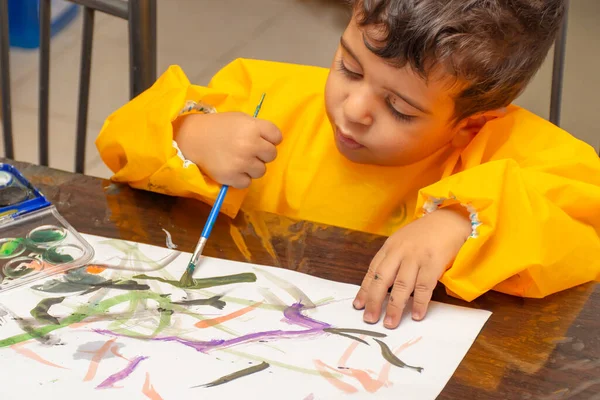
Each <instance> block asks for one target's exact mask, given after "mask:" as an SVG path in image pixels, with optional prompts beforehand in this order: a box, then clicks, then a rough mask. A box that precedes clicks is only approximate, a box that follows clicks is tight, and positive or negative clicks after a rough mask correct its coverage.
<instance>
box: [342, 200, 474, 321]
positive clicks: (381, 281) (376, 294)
mask: <svg viewBox="0 0 600 400" xmlns="http://www.w3.org/2000/svg"><path fill="white" fill-rule="evenodd" d="M470 234H471V222H470V220H469V217H468V214H467V213H466V211H463V209H461V206H452V207H450V208H444V209H439V210H436V211H434V212H433V213H431V214H428V215H426V216H424V217H423V218H421V219H418V220H416V221H414V222H412V223H410V224H408V225H406V226H405V227H403V228H401V229H399V230H398V231H397V232H396V233H394V234H393V235H392V236H390V237H389V238H388V239H387V241H386V242H385V244H384V245H383V247H382V248H381V250H380V251H379V252H378V253H377V254H376V255H375V257H374V258H373V261H372V262H371V265H370V266H369V271H368V272H367V274H366V276H365V278H364V280H363V282H362V285H361V288H360V290H359V292H358V294H357V296H356V299H355V300H354V303H353V304H354V307H355V308H356V309H359V310H360V309H363V308H365V312H364V315H363V319H364V320H365V322H368V323H376V322H377V321H379V319H380V317H381V312H382V304H383V301H384V300H385V297H386V295H387V292H388V288H389V287H390V286H392V285H393V288H392V293H391V295H390V299H389V301H388V305H387V309H386V310H385V319H384V322H383V324H384V326H385V327H386V328H391V329H393V328H396V327H397V326H398V324H399V323H400V319H401V317H402V311H403V310H404V306H405V305H406V302H407V301H408V298H409V297H410V294H411V293H412V291H413V290H414V299H413V307H412V317H413V319H415V320H421V319H423V317H425V314H426V312H427V305H428V304H429V301H430V300H431V295H432V293H433V290H434V289H435V287H436V285H437V282H438V279H439V278H440V277H441V276H442V274H443V273H444V271H445V270H446V268H447V267H448V266H449V265H450V263H451V262H452V260H453V259H454V258H455V257H456V255H457V254H458V251H459V250H460V248H461V247H462V245H463V244H464V242H465V241H466V240H467V238H468V237H469V235H470Z"/></svg>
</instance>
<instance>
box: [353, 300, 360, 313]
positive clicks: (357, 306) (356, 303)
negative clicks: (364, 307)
mask: <svg viewBox="0 0 600 400" xmlns="http://www.w3.org/2000/svg"><path fill="white" fill-rule="evenodd" d="M352 306H353V307H354V308H356V309H357V310H358V309H360V301H358V299H354V302H353V303H352Z"/></svg>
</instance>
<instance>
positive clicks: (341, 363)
mask: <svg viewBox="0 0 600 400" xmlns="http://www.w3.org/2000/svg"><path fill="white" fill-rule="evenodd" d="M360 338H361V339H364V338H365V336H364V335H361V337H360ZM359 344H360V343H358V342H356V341H354V340H353V341H352V343H351V344H350V346H348V348H347V349H346V351H345V352H344V354H342V357H341V358H340V361H339V362H338V364H339V366H340V367H345V366H346V363H347V362H348V359H349V358H350V356H351V355H352V353H354V350H356V348H357V347H358V345H359Z"/></svg>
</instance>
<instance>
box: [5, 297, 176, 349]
mask: <svg viewBox="0 0 600 400" xmlns="http://www.w3.org/2000/svg"><path fill="white" fill-rule="evenodd" d="M142 299H149V300H154V301H156V302H158V303H159V305H161V307H165V306H166V307H168V304H169V303H170V301H169V300H168V299H165V298H164V297H163V296H161V295H159V294H156V293H152V292H146V291H137V292H127V293H124V294H122V295H118V296H115V297H112V298H110V299H107V300H103V301H101V302H100V303H98V304H94V305H92V304H85V305H82V306H80V307H77V309H76V310H75V312H73V313H72V314H71V315H69V316H67V317H65V318H63V319H62V320H61V321H60V323H59V324H58V325H46V326H42V327H39V328H33V329H28V331H27V332H26V333H22V334H19V335H15V336H11V337H9V338H6V339H3V340H0V348H3V347H8V346H12V345H13V344H17V343H21V342H25V341H27V340H30V339H34V338H43V337H45V336H46V335H47V334H49V333H50V332H53V331H55V330H58V329H62V328H65V327H68V326H69V325H72V324H76V323H78V322H82V321H83V320H85V319H86V318H89V317H92V316H96V315H100V314H103V313H105V312H107V311H108V310H110V309H111V308H112V307H114V306H116V305H118V304H121V303H125V302H130V301H134V300H142Z"/></svg>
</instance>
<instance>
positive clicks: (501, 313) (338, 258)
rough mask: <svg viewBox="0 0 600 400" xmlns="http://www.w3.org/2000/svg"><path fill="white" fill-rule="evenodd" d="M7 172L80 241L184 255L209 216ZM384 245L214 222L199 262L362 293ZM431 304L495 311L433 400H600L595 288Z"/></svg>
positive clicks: (154, 199) (599, 315)
mask: <svg viewBox="0 0 600 400" xmlns="http://www.w3.org/2000/svg"><path fill="white" fill-rule="evenodd" d="M0 161H1V160H0ZM13 164H14V165H15V166H16V167H17V168H19V169H20V170H21V171H22V172H23V174H24V175H25V176H26V177H27V178H28V179H30V180H31V182H32V183H33V184H34V185H36V186H37V187H39V188H40V189H41V190H42V191H43V193H44V194H45V195H46V196H47V197H48V199H49V200H51V201H52V202H53V203H54V204H55V205H56V206H57V208H58V210H59V211H60V213H61V214H62V215H63V216H64V217H65V218H66V219H67V220H68V221H69V222H70V223H71V224H72V225H73V226H74V227H75V228H76V229H77V230H78V231H80V232H83V233H90V234H95V235H101V236H107V237H111V238H119V239H126V240H133V241H137V242H142V243H148V244H154V245H161V246H164V244H165V236H164V233H163V232H162V230H161V229H162V228H165V229H167V230H168V231H170V232H171V233H172V234H173V240H174V242H175V243H176V244H178V245H179V246H180V247H181V249H182V250H183V251H189V252H192V251H193V247H194V245H195V242H196V240H197V239H198V237H199V235H200V231H201V229H202V226H203V221H204V220H205V219H206V217H207V216H208V212H209V207H208V206H206V205H204V204H201V203H199V202H197V201H192V200H188V199H179V198H171V197H166V196H162V195H157V194H154V193H148V192H142V191H135V190H132V189H130V188H128V187H125V186H117V185H115V184H111V183H110V182H109V181H106V180H101V179H97V178H91V177H86V176H82V175H75V174H71V173H67V172H61V171H56V170H52V169H48V168H43V167H39V166H33V165H29V164H24V163H13ZM383 241H384V238H381V237H377V236H373V235H368V234H364V233H359V232H352V231H348V230H344V229H339V228H333V227H327V226H324V225H319V224H314V223H309V222H302V221H293V220H290V219H287V218H283V217H279V216H275V215H272V214H267V213H252V214H243V215H239V216H238V218H236V219H235V220H233V221H231V220H228V219H227V218H226V217H221V218H219V219H218V222H217V224H216V225H215V227H214V230H213V233H212V236H211V240H209V241H208V245H207V247H206V250H205V254H206V255H208V256H212V257H219V258H227V259H230V260H237V261H249V262H252V263H256V264H262V265H269V266H277V267H282V268H288V269H293V270H296V271H299V272H303V273H307V274H311V275H315V276H319V277H322V278H326V279H331V280H335V281H340V282H348V283H354V284H360V282H361V280H362V278H363V274H364V272H365V271H366V269H367V267H368V265H369V262H370V260H371V258H372V257H373V255H374V254H375V253H376V252H377V250H378V249H379V247H380V246H381V245H382V243H383ZM434 300H437V301H441V302H446V303H451V304H457V305H461V306H467V307H475V308H482V309H486V310H490V311H492V312H493V315H492V316H491V318H490V320H489V321H488V323H487V324H486V326H485V327H484V329H483V331H482V333H481V335H480V336H479V337H478V339H477V341H476V342H475V343H474V345H473V347H472V348H471V350H470V351H469V353H468V354H467V356H466V358H465V359H464V360H463V362H462V363H461V365H460V366H459V367H458V370H457V371H456V373H455V374H454V376H453V378H452V379H451V381H450V382H449V383H448V385H447V386H446V388H445V389H444V391H443V392H442V394H441V395H440V397H439V398H440V399H461V400H463V399H502V400H505V399H511V400H513V399H514V400H520V399H543V400H554V399H556V400H558V399H590V400H591V399H596V400H599V399H600V286H598V285H595V284H587V285H583V286H580V287H577V288H574V289H571V290H568V291H565V292H562V293H559V294H556V295H553V296H550V297H548V298H546V299H541V300H537V299H521V298H516V297H510V296H506V295H503V294H499V293H488V294H486V295H484V296H482V297H480V298H479V299H477V300H476V301H474V302H472V303H465V302H462V301H459V300H456V299H454V298H451V297H449V296H447V295H446V294H445V292H444V289H443V287H438V288H437V289H436V292H435V294H434ZM399 329H402V328H401V327H400V328H399Z"/></svg>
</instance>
